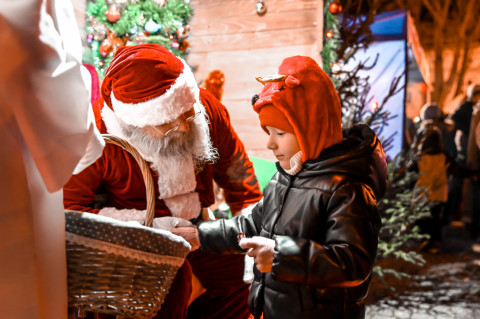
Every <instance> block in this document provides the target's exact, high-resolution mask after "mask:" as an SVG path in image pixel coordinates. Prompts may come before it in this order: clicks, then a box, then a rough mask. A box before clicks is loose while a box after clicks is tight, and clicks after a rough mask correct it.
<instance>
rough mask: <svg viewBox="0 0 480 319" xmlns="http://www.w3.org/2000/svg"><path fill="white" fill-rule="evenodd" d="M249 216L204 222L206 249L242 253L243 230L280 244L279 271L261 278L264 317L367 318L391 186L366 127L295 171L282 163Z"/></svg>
mask: <svg viewBox="0 0 480 319" xmlns="http://www.w3.org/2000/svg"><path fill="white" fill-rule="evenodd" d="M277 168H278V170H279V171H278V173H276V174H275V175H274V177H273V178H272V180H271V181H270V183H269V184H268V186H267V187H266V189H265V192H264V197H263V199H262V201H260V202H259V203H258V204H257V206H256V207H255V208H254V210H253V212H252V214H251V215H250V216H248V217H246V216H238V217H235V218H232V219H230V220H218V221H213V222H205V223H202V224H200V225H199V235H200V241H201V245H202V249H203V250H205V251H209V252H216V253H227V252H229V253H241V252H242V250H241V248H240V247H239V246H238V241H237V235H238V234H239V233H244V234H245V235H246V236H247V237H252V236H264V237H268V238H273V239H274V240H275V242H276V245H275V253H274V260H273V265H272V272H271V273H265V274H261V273H260V272H259V271H258V270H257V269H256V268H255V269H254V273H255V279H254V282H253V284H252V287H251V290H250V296H249V305H250V308H251V310H252V312H255V311H257V312H258V311H262V310H263V318H264V319H273V318H275V319H282V318H285V319H287V318H288V319H292V318H293V319H299V318H312V319H313V318H316V319H317V318H324V319H325V318H331V319H339V318H348V319H355V318H364V316H365V304H364V301H365V297H366V295H367V291H368V286H369V284H370V280H371V275H372V268H373V265H374V262H375V257H376V252H377V244H378V232H379V228H380V225H381V221H380V216H379V213H378V210H377V206H376V204H377V201H378V200H379V199H380V197H382V196H383V195H384V193H385V190H386V185H387V168H386V161H385V154H384V152H383V149H382V146H381V145H380V142H379V140H378V139H377V137H376V135H375V133H374V132H373V131H372V130H370V129H369V128H368V127H367V126H366V125H359V126H356V127H354V128H352V129H350V130H349V131H348V132H344V140H343V142H341V143H339V144H337V145H334V146H332V147H330V148H329V149H326V150H324V151H323V152H322V154H321V155H320V157H319V158H318V159H316V160H314V161H307V162H305V163H304V164H303V169H302V170H301V171H300V172H299V173H298V174H297V175H295V176H290V175H288V174H286V173H285V172H284V171H283V169H282V168H281V167H280V166H279V165H278V163H277Z"/></svg>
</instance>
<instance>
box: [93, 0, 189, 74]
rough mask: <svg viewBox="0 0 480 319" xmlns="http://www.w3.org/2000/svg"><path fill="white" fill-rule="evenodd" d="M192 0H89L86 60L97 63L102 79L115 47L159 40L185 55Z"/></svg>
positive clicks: (168, 47) (160, 42)
mask: <svg viewBox="0 0 480 319" xmlns="http://www.w3.org/2000/svg"><path fill="white" fill-rule="evenodd" d="M189 3H190V1H189V0H88V3H87V12H86V20H87V23H86V34H87V43H88V49H87V50H86V51H85V54H84V62H85V63H89V64H92V65H94V66H95V68H96V69H97V72H98V75H99V77H100V79H103V77H104V74H105V71H106V69H107V68H108V65H109V63H110V61H111V60H112V58H113V55H114V53H115V51H116V49H117V48H118V47H120V46H124V45H135V44H140V43H157V44H160V45H163V46H164V47H166V48H167V49H169V50H171V51H172V52H173V53H174V54H175V55H177V56H180V57H184V56H185V55H186V53H187V48H188V42H187V41H186V38H187V36H188V32H189V30H190V26H189V25H188V22H189V21H190V18H191V16H192V10H191V8H190V5H189Z"/></svg>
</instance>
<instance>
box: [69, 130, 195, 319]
mask: <svg viewBox="0 0 480 319" xmlns="http://www.w3.org/2000/svg"><path fill="white" fill-rule="evenodd" d="M104 139H105V141H106V142H107V143H112V144H116V145H119V146H121V147H122V148H124V149H125V150H127V151H128V152H129V153H130V154H132V156H133V157H134V158H135V159H136V161H137V163H139V165H140V168H141V170H142V174H143V177H144V180H145V184H146V188H147V219H146V222H145V224H146V225H147V226H143V225H140V223H138V222H124V221H118V220H115V219H113V218H109V217H105V216H99V215H96V214H91V213H80V212H73V211H66V212H65V220H66V246H67V272H68V303H69V307H73V308H77V309H79V310H80V311H81V312H85V311H92V312H98V313H106V314H112V315H116V316H117V318H152V317H154V316H155V315H156V314H157V312H158V311H159V310H160V309H161V305H162V303H163V301H164V299H165V297H166V295H167V294H168V290H169V289H170V286H171V284H172V281H173V279H174V278H175V275H176V273H177V271H178V269H179V268H180V267H181V265H182V264H183V262H184V260H185V257H186V255H187V254H188V252H189V250H190V245H189V244H188V242H187V241H185V240H184V239H183V238H181V237H179V236H176V235H173V234H172V233H170V232H168V231H164V230H159V229H153V228H151V225H152V221H153V217H154V213H155V209H154V208H155V204H154V202H155V193H154V189H153V181H152V177H151V175H150V170H149V168H148V165H147V164H146V162H145V161H144V160H143V159H142V158H141V156H140V154H139V153H138V152H137V151H136V150H135V149H134V148H133V146H131V145H130V144H128V143H127V142H126V141H124V140H122V139H120V138H118V137H115V136H112V135H104Z"/></svg>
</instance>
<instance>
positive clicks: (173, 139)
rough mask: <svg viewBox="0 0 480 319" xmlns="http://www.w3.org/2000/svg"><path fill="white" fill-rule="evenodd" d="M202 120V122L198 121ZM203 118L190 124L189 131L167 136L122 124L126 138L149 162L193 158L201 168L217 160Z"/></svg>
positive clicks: (215, 151)
mask: <svg viewBox="0 0 480 319" xmlns="http://www.w3.org/2000/svg"><path fill="white" fill-rule="evenodd" d="M199 119H200V122H198V121H197V120H199ZM201 120H203V119H201V118H198V119H196V120H195V121H194V122H192V123H189V130H187V131H185V132H183V131H182V132H178V131H175V132H171V133H169V134H168V135H167V136H163V137H158V136H153V135H150V134H149V133H148V132H146V131H145V130H143V129H142V128H138V127H135V126H131V125H128V124H125V123H121V126H122V130H123V133H124V136H125V138H126V139H127V140H128V141H129V142H130V143H131V144H132V145H133V146H135V147H136V148H137V150H138V151H139V152H140V153H141V154H142V155H143V156H144V157H145V159H146V160H148V161H151V162H153V161H156V160H158V158H159V157H160V158H163V159H165V158H169V159H176V158H183V157H185V156H192V158H193V160H194V162H195V165H196V166H201V165H203V164H204V163H206V162H213V161H215V160H216V159H217V156H218V153H217V150H216V149H215V148H214V147H213V146H212V143H211V141H210V136H209V133H208V124H207V123H206V122H205V123H202V122H201Z"/></svg>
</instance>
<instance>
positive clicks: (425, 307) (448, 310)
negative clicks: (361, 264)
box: [367, 226, 480, 319]
mask: <svg viewBox="0 0 480 319" xmlns="http://www.w3.org/2000/svg"><path fill="white" fill-rule="evenodd" d="M423 256H424V258H425V260H426V264H425V265H424V266H417V265H413V264H410V263H406V262H401V261H398V260H383V261H381V262H380V263H379V264H380V265H382V266H383V267H386V268H392V269H395V270H397V271H401V272H405V273H408V274H410V277H409V278H404V279H400V280H399V279H396V278H394V277H393V276H385V277H383V278H378V277H375V278H374V279H373V280H372V285H371V289H370V292H369V296H368V300H367V304H368V305H369V308H370V315H369V312H368V311H367V318H374V317H375V318H387V317H390V318H391V319H393V318H465V319H473V318H480V245H479V244H476V243H475V242H473V241H471V240H470V239H469V238H468V232H467V230H466V228H465V227H464V226H461V227H458V226H457V227H453V226H449V227H447V228H446V229H445V232H444V242H443V243H442V245H441V246H440V250H439V252H438V253H436V254H432V253H424V255H423ZM372 309H375V312H376V313H379V312H381V311H382V309H383V310H384V312H385V310H388V313H389V314H390V315H385V316H384V317H383V316H374V315H373V314H372ZM419 311H422V313H423V314H422V315H420V314H418V313H419ZM415 312H416V313H417V315H415ZM400 313H403V314H402V315H400ZM395 314H397V315H395Z"/></svg>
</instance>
